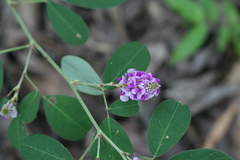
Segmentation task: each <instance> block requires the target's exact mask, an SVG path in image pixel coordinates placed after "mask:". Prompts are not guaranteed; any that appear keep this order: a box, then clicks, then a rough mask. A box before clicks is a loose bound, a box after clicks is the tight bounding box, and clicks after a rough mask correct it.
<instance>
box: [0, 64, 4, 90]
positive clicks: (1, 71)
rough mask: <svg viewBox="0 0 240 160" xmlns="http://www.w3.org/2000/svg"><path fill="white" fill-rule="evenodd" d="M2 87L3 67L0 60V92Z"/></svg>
mask: <svg viewBox="0 0 240 160" xmlns="http://www.w3.org/2000/svg"><path fill="white" fill-rule="evenodd" d="M2 85H3V65H2V61H1V60H0V91H1V90H2Z"/></svg>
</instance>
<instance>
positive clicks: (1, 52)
mask: <svg viewBox="0 0 240 160" xmlns="http://www.w3.org/2000/svg"><path fill="white" fill-rule="evenodd" d="M28 47H30V44H26V45H23V46H18V47H14V48H8V49H4V50H1V51H0V54H3V53H8V52H12V51H17V50H20V49H24V48H28Z"/></svg>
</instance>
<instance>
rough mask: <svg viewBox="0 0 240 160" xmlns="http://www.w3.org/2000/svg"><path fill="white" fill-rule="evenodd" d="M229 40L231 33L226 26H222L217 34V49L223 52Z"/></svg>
mask: <svg viewBox="0 0 240 160" xmlns="http://www.w3.org/2000/svg"><path fill="white" fill-rule="evenodd" d="M230 39H231V31H230V30H229V28H228V26H226V25H222V26H221V27H220V28H219V29H218V33H217V48H218V50H219V51H220V52H224V51H225V50H226V49H227V46H228V44H229V42H230Z"/></svg>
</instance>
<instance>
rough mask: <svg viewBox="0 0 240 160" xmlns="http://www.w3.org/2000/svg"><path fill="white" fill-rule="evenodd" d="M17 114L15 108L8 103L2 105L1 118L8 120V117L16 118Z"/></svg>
mask: <svg viewBox="0 0 240 160" xmlns="http://www.w3.org/2000/svg"><path fill="white" fill-rule="evenodd" d="M17 114H18V113H17V109H16V107H15V106H14V105H13V104H12V103H11V102H9V101H8V102H7V103H6V104H4V105H3V107H2V108H1V110H0V116H2V117H3V118H9V117H10V116H11V117H12V118H16V117H17Z"/></svg>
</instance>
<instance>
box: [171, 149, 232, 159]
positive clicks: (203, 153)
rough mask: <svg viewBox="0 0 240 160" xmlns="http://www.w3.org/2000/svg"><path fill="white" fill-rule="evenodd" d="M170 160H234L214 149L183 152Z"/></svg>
mask: <svg viewBox="0 0 240 160" xmlns="http://www.w3.org/2000/svg"><path fill="white" fill-rule="evenodd" d="M169 160H233V159H232V158H231V157H229V156H228V155H226V154H225V153H222V152H220V151H217V150H214V149H196V150H189V151H185V152H181V153H179V154H177V155H175V156H173V157H171V158H170V159H169Z"/></svg>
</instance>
